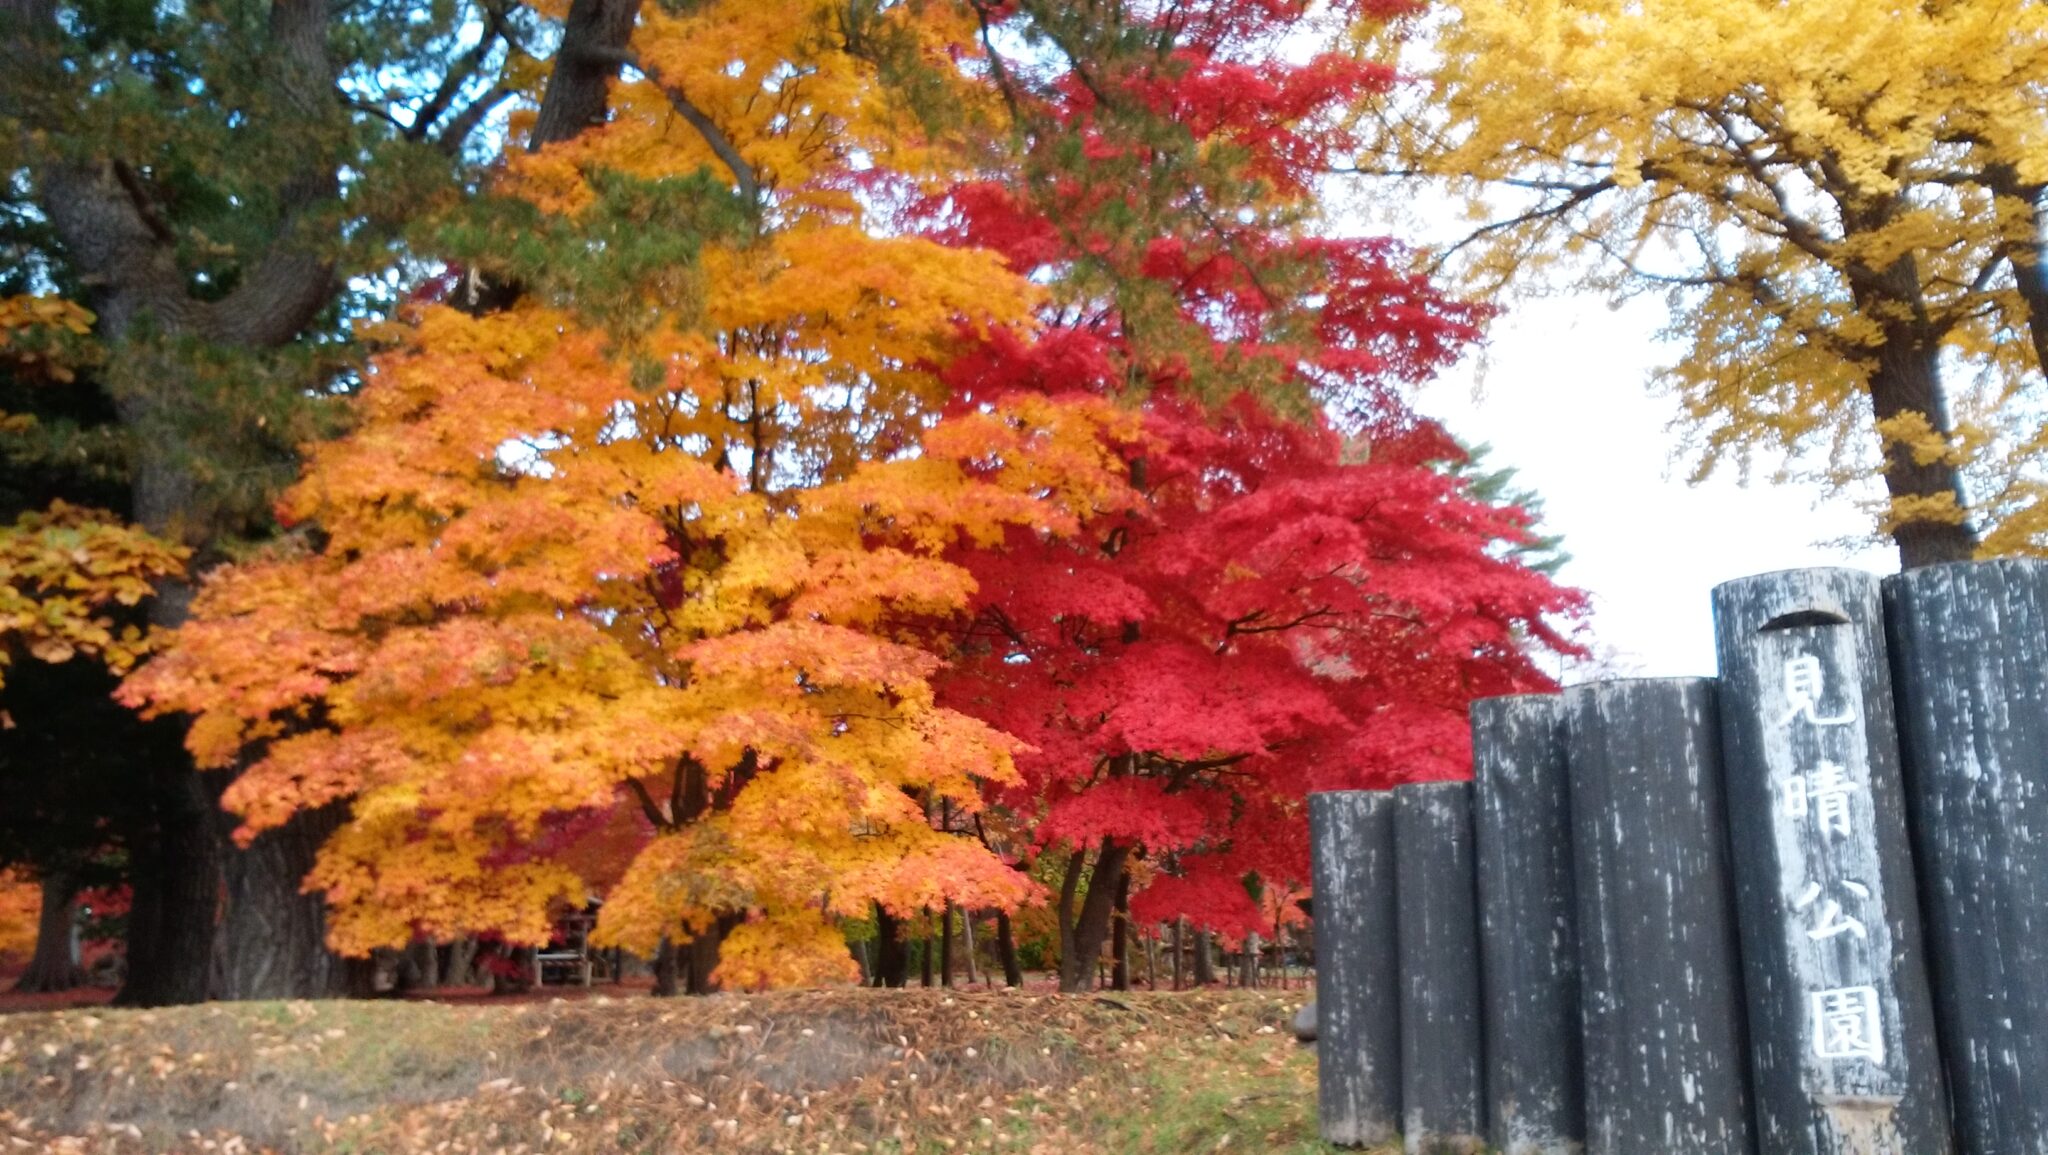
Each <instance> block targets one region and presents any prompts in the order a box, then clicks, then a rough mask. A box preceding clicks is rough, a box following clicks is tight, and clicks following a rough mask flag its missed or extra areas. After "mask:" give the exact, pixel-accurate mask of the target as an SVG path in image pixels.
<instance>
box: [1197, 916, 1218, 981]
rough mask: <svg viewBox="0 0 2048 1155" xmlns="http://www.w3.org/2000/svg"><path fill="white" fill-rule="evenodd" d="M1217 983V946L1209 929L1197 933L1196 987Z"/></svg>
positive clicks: (1205, 928)
mask: <svg viewBox="0 0 2048 1155" xmlns="http://www.w3.org/2000/svg"><path fill="white" fill-rule="evenodd" d="M1215 982H1216V944H1215V942H1214V936H1212V935H1211V934H1210V933H1209V928H1208V927H1206V926H1205V927H1202V928H1201V929H1199V930H1197V931H1195V985H1196V986H1198V987H1206V986H1211V985H1214V983H1215Z"/></svg>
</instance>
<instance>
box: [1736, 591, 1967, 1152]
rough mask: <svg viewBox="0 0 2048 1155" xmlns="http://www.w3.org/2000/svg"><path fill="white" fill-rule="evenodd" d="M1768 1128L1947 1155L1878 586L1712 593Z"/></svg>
mask: <svg viewBox="0 0 2048 1155" xmlns="http://www.w3.org/2000/svg"><path fill="white" fill-rule="evenodd" d="M1714 623H1715V643H1716V648H1717V651H1718V653H1719V657H1720V669H1721V688H1720V714H1721V740H1722V764H1723V766H1724V768H1725V773H1726V782H1727V797H1728V815H1729V835H1730V839H1731V845H1732V847H1733V851H1734V853H1733V865H1734V870H1735V887H1736V905H1737V910H1738V912H1739V916H1740V923H1741V931H1742V957H1743V964H1744V970H1743V987H1744V991H1745V994H1746V996H1747V999H1748V1002H1749V1041H1750V1060H1751V1068H1750V1069H1751V1077H1752V1080H1753V1089H1754V1093H1755V1097H1756V1110H1757V1126H1758V1129H1759V1131H1760V1132H1761V1133H1762V1134H1763V1135H1766V1136H1769V1137H1770V1139H1769V1148H1770V1150H1771V1151H1772V1152H1774V1153H1775V1152H1781V1151H1782V1152H1784V1153H1785V1155H1947V1153H1948V1152H1949V1151H1951V1150H1952V1142H1951V1139H1950V1134H1949V1126H1948V1120H1947V1091H1946V1087H1945V1084H1944V1081H1943V1079H1942V1072H1941V1061H1940V1057H1939V1055H1938V1054H1937V1053H1936V1050H1935V1046H1934V1014H1933V1007H1932V1002H1931V999H1930V995H1929V992H1928V988H1927V972H1926V965H1925V962H1924V959H1923V957H1922V954H1921V947H1920V943H1921V936H1920V919H1919V907H1918V901H1917V898H1916V895H1915V891H1914V877H1913V863H1912V857H1911V854H1910V851H1909V849H1908V843H1907V835H1906V817H1905V799H1904V793H1903V787H1902V786H1901V783H1900V776H1899V759H1898V744H1897V732H1896V727H1895V725H1894V722H1893V715H1892V707H1891V674H1890V670H1889V668H1888V665H1887V658H1886V646H1885V638H1884V609H1883V603H1882V599H1881V596H1880V593H1879V588H1878V579H1877V578H1876V577H1875V576H1873V575H1871V574H1866V573H1861V572H1858V571H1854V570H1844V569H1805V570H1788V571H1784V572H1780V573H1770V574H1761V575H1758V576H1756V577H1749V578H1743V579H1741V580H1739V581H1733V582H1728V583H1726V584H1724V585H1721V586H1719V587H1717V588H1716V589H1715V590H1714Z"/></svg>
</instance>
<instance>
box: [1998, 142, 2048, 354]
mask: <svg viewBox="0 0 2048 1155" xmlns="http://www.w3.org/2000/svg"><path fill="white" fill-rule="evenodd" d="M1984 183H1985V185H1986V186H1987V187H1989V188H1990V189H1991V191H1992V192H1993V193H1994V194H1995V195H1996V196H1997V197H1998V198H1999V199H2000V200H2001V201H2003V202H2004V203H2002V204H2000V205H1999V210H2000V212H1999V215H2000V218H2001V219H2005V220H2011V221H2014V222H2016V223H2017V225H2018V227H2017V228H2016V229H2014V230H2013V233H2015V234H2017V235H2011V234H2009V236H2010V240H2011V244H2012V275H2013V282H2014V285H2015V286H2016V287H2017V288H2018V290H2019V296H2020V301H2021V303H2023V304H2024V305H2025V306H2026V309H2027V335H2028V337H2030V338H2031V339H2032V340H2033V345H2034V367H2035V368H2036V369H2038V370H2040V371H2041V372H2042V373H2044V374H2048V185H2042V184H2026V183H2024V182H2023V181H2021V180H2020V175H2019V170H2018V169H2017V168H2015V167H2013V166H2012V165H2010V164H1990V165H1986V166H1985V167H1984Z"/></svg>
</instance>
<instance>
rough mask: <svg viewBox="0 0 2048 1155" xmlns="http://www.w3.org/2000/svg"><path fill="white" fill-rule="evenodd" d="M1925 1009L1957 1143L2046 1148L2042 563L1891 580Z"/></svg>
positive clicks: (1996, 1149) (2047, 656)
mask: <svg viewBox="0 0 2048 1155" xmlns="http://www.w3.org/2000/svg"><path fill="white" fill-rule="evenodd" d="M1885 594H1886V600H1887V602H1888V603H1889V605H1888V610H1889V614H1888V617H1889V619H1890V622H1889V624H1890V627H1891V642H1892V664H1893V674H1894V681H1895V684H1896V687H1897V698H1896V701H1897V705H1898V715H1899V719H1898V721H1899V737H1900V743H1901V748H1902V752H1903V754H1904V761H1905V779H1906V788H1907V796H1908V801H1909V803H1910V812H1911V817H1912V819H1913V837H1914V849H1915V851H1916V854H1917V860H1918V865H1919V868H1920V892H1921V894H1922V895H1923V896H1924V897H1925V901H1926V914H1927V920H1928V926H1927V941H1928V949H1929V953H1930V955H1931V956H1932V957H1931V958H1930V960H1929V962H1930V966H1931V969H1932V973H1933V978H1934V984H1933V985H1934V997H1935V1009H1936V1012H1937V1017H1938V1020H1939V1033H1940V1039H1941V1046H1942V1049H1943V1052H1944V1056H1943V1057H1944V1059H1945V1061H1946V1063H1947V1066H1948V1072H1949V1078H1950V1080H1951V1090H1952V1092H1953V1095H1954V1100H1955V1114H1956V1123H1957V1130H1958V1136H1957V1138H1958V1146H1959V1149H1960V1150H1961V1151H1963V1152H1964V1153H1965V1155H2044V1153H2048V563H2042V562H2037V561H2016V560H2011V561H1994V562H1977V563H1966V564H1960V565H1946V566H1933V567H1929V568H1926V569H1919V570H1914V571H1911V572H1909V573H1905V574H1901V575H1899V576H1896V577H1893V578H1890V579H1887V580H1886V582H1885Z"/></svg>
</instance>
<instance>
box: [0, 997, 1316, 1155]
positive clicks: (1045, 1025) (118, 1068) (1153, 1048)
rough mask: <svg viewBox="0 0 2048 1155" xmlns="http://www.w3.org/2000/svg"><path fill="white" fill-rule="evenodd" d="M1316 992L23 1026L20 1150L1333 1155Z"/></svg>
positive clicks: (5, 1037) (2, 1037)
mask: <svg viewBox="0 0 2048 1155" xmlns="http://www.w3.org/2000/svg"><path fill="white" fill-rule="evenodd" d="M1304 998H1305V995H1304V993H1303V992H1301V991H1298V990H1287V991H1271V990H1251V991H1235V990H1232V991H1224V990H1213V989H1212V990H1205V991H1193V992H1186V993H1171V992H1161V993H1156V994H1154V993H1134V994H1129V995H1114V996H1100V997H1097V996H1057V995H1049V994H1044V993H1038V992H1032V991H1024V992H1013V991H1005V990H1001V989H996V990H981V989H975V990H964V989H963V990H955V991H950V992H948V991H943V990H907V991H868V990H840V991H813V992H791V993H786V994H772V995H731V994H727V995H718V996H713V997H711V998H700V999H653V998H649V997H646V996H645V995H643V994H637V993H628V994H616V993H608V992H606V991H605V990H604V989H602V988H600V989H599V990H598V991H597V992H594V993H593V994H592V995H591V996H590V997H584V998H578V999H563V998H558V997H556V996H555V995H554V994H553V993H552V992H541V993H540V994H539V995H538V996H536V997H534V998H532V999H529V1000H526V1001H518V1002H513V1001H507V1000H503V999H484V998H480V997H476V996H468V997H460V996H458V997H453V998H449V999H444V1000H435V1001H427V1000H417V1001H415V1000H378V1001H364V1002H317V1003H316V1002H288V1003H237V1004H211V1005H206V1006H198V1007H180V1008H173V1009H165V1010H157V1011H124V1010H112V1009H109V1008H105V1007H100V1006H78V1007H72V1008H70V1009H64V1010H48V1011H22V1012H20V1013H14V1014H8V1015H5V1016H0V1151H4V1150H6V1149H8V1148H9V1147H10V1146H11V1147H12V1148H13V1149H16V1150H28V1149H39V1150H48V1151H76V1152H120V1153H124V1155H125V1153H128V1152H159V1151H162V1152H187V1151H209V1152H222V1153H242V1152H261V1151H276V1152H300V1151H347V1152H359V1153H368V1152H394V1153H396V1152H436V1153H439V1152H449V1153H456V1152H465V1153H482V1155H499V1153H503V1155H518V1153H534V1152H542V1151H577V1150H581V1151H618V1152H628V1151H630V1152H650V1153H658V1152H686V1151H721V1152H723V1151H746V1152H756V1151H758V1152H790V1153H795V1152H806V1153H818V1155H831V1153H834V1152H840V1153H851V1152H877V1153H881V1152H889V1153H903V1155H907V1153H910V1152H944V1151H995V1152H1019V1153H1027V1152H1028V1153H1041V1152H1042V1153H1045V1155H1051V1153H1054V1152H1058V1153H1060V1155H1076V1153H1088V1152H1102V1153H1105V1155H1110V1153H1114V1155H1124V1153H1127V1152H1129V1153H1146V1152H1158V1153H1162V1155H1164V1153H1167V1152H1171V1153H1174V1155H1181V1153H1189V1152H1199V1151H1224V1150H1234V1151H1254V1152H1310V1151H1315V1152H1321V1151H1329V1150H1334V1149H1333V1148H1327V1147H1325V1146H1324V1145H1322V1144H1321V1143H1319V1142H1317V1141H1315V1139H1314V1135H1315V1067H1314V1058H1313V1054H1312V1052H1311V1051H1309V1050H1308V1049H1307V1048H1303V1047H1301V1046H1300V1045H1298V1044H1296V1043H1295V1042H1294V1041H1293V1038H1292V1036H1291V1035H1290V1034H1289V1033H1288V1031H1287V1021H1288V1018H1289V1016H1290V1015H1291V1014H1292V1013H1293V1010H1294V1008H1295V1007H1296V1006H1298V1005H1299V1004H1300V1002H1301V1001H1302V1000H1303V999H1304Z"/></svg>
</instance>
